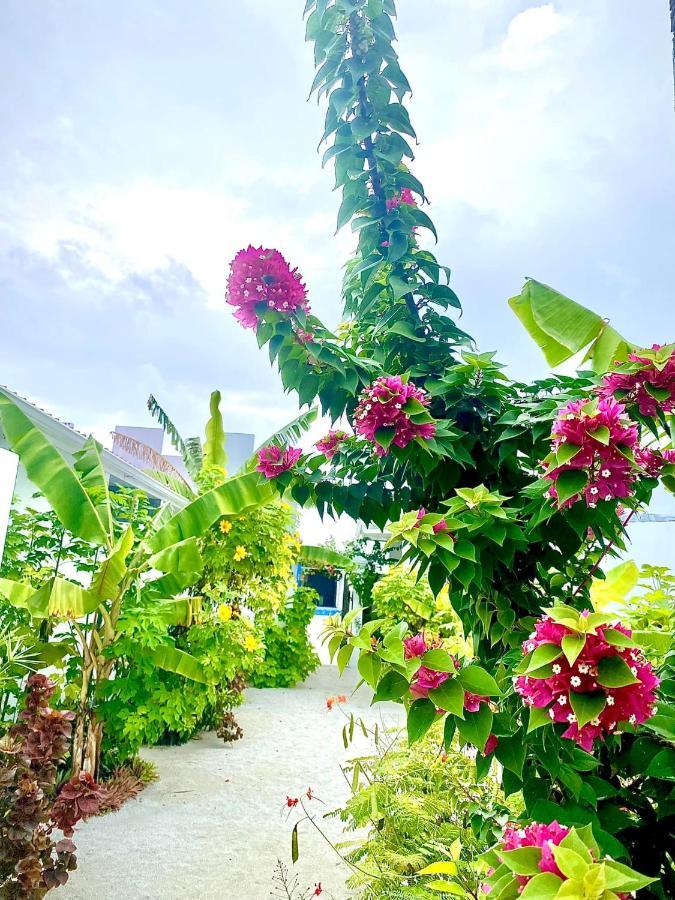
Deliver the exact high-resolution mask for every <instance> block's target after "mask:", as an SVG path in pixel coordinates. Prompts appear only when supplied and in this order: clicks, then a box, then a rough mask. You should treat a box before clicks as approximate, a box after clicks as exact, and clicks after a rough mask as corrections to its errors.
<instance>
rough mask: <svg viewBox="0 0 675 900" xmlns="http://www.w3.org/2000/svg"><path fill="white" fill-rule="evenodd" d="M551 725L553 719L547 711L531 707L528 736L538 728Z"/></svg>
mask: <svg viewBox="0 0 675 900" xmlns="http://www.w3.org/2000/svg"><path fill="white" fill-rule="evenodd" d="M550 723H551V717H550V716H549V714H548V710H547V709H540V708H539V707H538V706H531V707H530V715H529V722H528V726H527V733H528V734H529V733H530V732H531V731H535V730H536V729H537V728H541V727H542V725H550Z"/></svg>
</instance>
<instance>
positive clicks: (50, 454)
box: [0, 389, 111, 546]
mask: <svg viewBox="0 0 675 900" xmlns="http://www.w3.org/2000/svg"><path fill="white" fill-rule="evenodd" d="M0 418H1V419H2V427H3V430H4V432H5V435H6V437H7V440H8V441H9V445H10V447H11V448H12V450H14V451H15V452H16V453H18V455H19V459H20V460H21V463H22V465H23V466H24V468H25V470H26V473H27V475H28V477H29V479H30V480H31V481H32V482H33V484H34V485H35V486H36V487H37V488H38V490H39V491H41V492H42V493H43V494H44V496H45V497H46V498H47V500H48V502H49V504H50V506H51V507H52V509H53V510H54V512H55V513H56V515H57V516H58V517H59V521H60V522H61V524H62V525H63V526H64V528H66V529H67V530H68V531H70V532H72V533H73V534H74V535H76V536H77V537H79V538H82V539H83V540H85V541H91V542H92V543H94V544H101V545H103V546H110V543H111V542H110V537H109V534H108V532H107V530H106V527H105V525H104V523H103V522H102V521H101V518H100V516H99V513H98V510H97V508H96V506H95V505H94V503H93V501H92V499H91V497H90V496H89V494H88V493H87V491H86V490H85V488H84V486H83V485H82V483H81V482H80V479H79V478H78V477H77V474H76V472H75V471H74V470H73V469H72V468H71V467H70V466H69V465H68V463H67V462H66V461H65V459H64V458H63V457H62V456H61V454H60V453H59V451H58V450H57V449H56V447H54V446H53V445H52V444H51V443H50V441H49V440H48V439H47V438H46V437H45V435H44V434H43V433H42V432H41V431H40V429H39V428H37V427H36V426H35V425H34V424H33V423H32V422H31V420H30V419H29V418H28V416H26V415H25V413H23V412H22V410H21V409H19V407H18V406H17V404H16V403H15V402H14V401H13V400H12V399H11V397H10V396H8V395H7V394H6V393H5V392H4V391H3V390H2V389H0Z"/></svg>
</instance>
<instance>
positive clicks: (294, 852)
mask: <svg viewBox="0 0 675 900" xmlns="http://www.w3.org/2000/svg"><path fill="white" fill-rule="evenodd" d="M299 858H300V850H299V848H298V822H296V823H295V825H294V826H293V831H292V833H291V860H292V861H293V863H294V864H295V863H296V862H297V861H298V859H299Z"/></svg>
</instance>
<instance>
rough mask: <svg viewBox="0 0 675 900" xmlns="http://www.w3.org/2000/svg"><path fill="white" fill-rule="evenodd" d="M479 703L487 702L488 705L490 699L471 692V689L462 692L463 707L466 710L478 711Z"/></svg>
mask: <svg viewBox="0 0 675 900" xmlns="http://www.w3.org/2000/svg"><path fill="white" fill-rule="evenodd" d="M481 703H487V705H488V706H489V705H490V701H489V699H488V698H487V697H480V696H479V695H478V694H472V693H471V691H465V692H464V709H465V710H466V711H467V712H472V713H475V712H478V710H479V709H480V705H481Z"/></svg>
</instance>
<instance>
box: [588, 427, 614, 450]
mask: <svg viewBox="0 0 675 900" xmlns="http://www.w3.org/2000/svg"><path fill="white" fill-rule="evenodd" d="M587 433H588V435H589V436H590V437H592V438H593V440H594V441H598V443H600V444H605V446H606V445H607V444H609V441H610V438H611V434H610V431H609V428H608V427H607V426H606V425H598V426H597V428H593V429H590V428H589V429H588V431H587Z"/></svg>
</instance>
